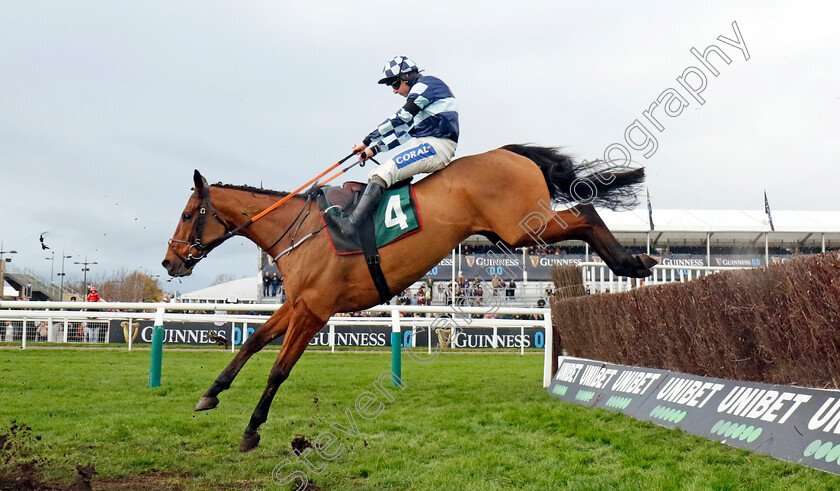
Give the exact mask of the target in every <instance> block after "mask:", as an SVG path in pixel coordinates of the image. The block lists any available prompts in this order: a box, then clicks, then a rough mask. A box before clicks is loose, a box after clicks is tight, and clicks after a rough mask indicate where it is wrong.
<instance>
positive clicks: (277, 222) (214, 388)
mask: <svg viewBox="0 0 840 491" xmlns="http://www.w3.org/2000/svg"><path fill="white" fill-rule="evenodd" d="M193 178H194V184H195V187H194V188H193V193H192V195H191V196H190V198H189V201H187V205H186V207H185V208H184V211H183V212H182V213H181V218H180V220H179V223H178V226H177V228H176V229H175V233H174V236H173V238H172V239H171V240H170V242H169V249H168V250H167V253H166V257H165V259H164V260H163V263H162V264H163V267H164V268H166V270H167V272H168V273H169V274H170V275H171V276H185V275H189V274H190V273H191V272H192V269H193V268H194V267H195V265H196V264H197V263H198V261H199V260H201V259H202V258H203V257H204V256H206V255H207V253H209V252H210V250H212V249H213V248H214V247H216V246H218V245H219V244H220V243H222V242H223V241H224V240H225V239H226V238H228V237H230V236H231V235H242V236H244V237H247V238H248V239H250V240H251V241H253V242H254V243H255V244H257V245H258V246H259V247H260V248H261V249H262V250H263V251H265V252H266V253H267V254H268V255H270V256H271V257H276V258H277V259H276V261H277V267H278V268H279V270H280V272H281V273H282V275H283V278H284V284H285V288H286V298H287V299H286V302H285V303H283V305H281V306H280V308H279V309H278V310H277V311H276V312H274V314H272V315H271V317H269V319H268V320H267V321H266V322H265V323H264V324H263V325H262V326H260V327H259V328H258V329H257V330H256V332H254V333H253V334H252V335H251V336H250V337H249V338H248V340H247V341H246V342H245V343H244V344H243V345H242V348H241V349H240V350H239V352H238V353H237V354H236V355H235V356H234V358H233V360H232V361H231V362H230V364H229V365H228V366H227V368H225V369H224V370H223V371H222V372H221V374H219V376H218V377H217V378H216V380H215V381H214V382H213V384H212V385H211V387H210V389H208V390H207V392H206V393H205V394H204V395H203V396H202V397H201V398H200V399H199V401H198V404H197V405H196V406H195V410H196V411H203V410H207V409H213V408H215V407H216V406H217V405H218V403H219V399H218V397H217V396H218V395H219V393H220V392H222V391H224V390H227V389H228V388H230V385H231V382H232V381H233V379H234V377H236V375H237V373H238V372H239V370H240V369H241V368H242V367H243V365H244V364H245V363H246V362H247V361H248V359H249V358H250V357H251V355H253V354H254V353H256V352H257V351H259V350H260V349H262V348H263V347H264V346H265V345H266V344H267V343H269V342H271V341H272V340H274V339H276V338H277V337H279V336H281V335H283V334H285V335H286V337H285V339H284V341H283V346H282V348H281V350H280V353H279V355H278V356H277V360H276V362H275V363H274V366H273V367H272V369H271V372H270V374H269V377H268V383H267V385H266V388H265V391H264V392H263V394H262V397H261V398H260V400H259V402H258V403H257V406H256V408H255V409H254V412H253V414H252V415H251V419H250V421H249V423H248V425H247V427H246V429H245V433H244V434H243V436H242V441H241V443H240V446H239V450H240V451H241V452H247V451H249V450H252V449H254V448H255V447H256V446H257V445H258V444H259V440H260V435H259V434H258V433H257V430H258V429H259V427H260V425H261V424H262V423H264V422H265V421H266V419H267V417H268V410H269V407H270V406H271V402H272V400H273V399H274V396H275V394H276V393H277V390H278V388H279V387H280V385H281V384H282V383H283V382H284V381H285V380H286V379H287V378H288V377H289V374H290V373H291V371H292V367H294V365H295V363H296V362H297V361H298V359H299V358H300V356H301V355H302V354H303V352H304V350H305V349H306V347H307V346H308V345H309V342H310V341H311V340H312V338H313V336H315V334H317V333H318V332H319V331H320V330H321V329H322V328H323V327H324V326H325V325H326V323H327V322H328V320H329V318H330V317H331V316H332V315H333V314H336V313H338V312H354V311H359V310H364V309H367V308H370V307H373V306H375V305H378V304H379V303H380V299H379V294H378V293H377V290H376V288H375V286H374V283H373V281H372V279H371V276H370V274H369V272H368V268H367V264H366V262H365V259H364V256H363V255H361V254H356V255H349V256H340V255H337V254H335V253H334V252H333V250H332V247H331V245H330V241H329V238H328V237H327V233H326V232H321V233H316V234H315V235H309V234H312V233H313V232H318V231H319V230H321V229H323V227H324V222H323V221H322V218H321V216H320V214H319V212H318V208H317V206H316V205H315V204H314V203H313V202H312V200H311V199H307V195H306V194H300V195H295V196H292V197H290V198H289V201H288V202H287V203H284V205H283V206H280V207H278V208H276V209H274V210H273V211H271V212H270V213H268V214H265V216H264V217H262V216H261V217H260V218H261V219H260V220H257V221H253V222H252V223H248V224H247V225H244V226H243V224H245V223H246V222H248V221H249V219H250V217H253V216H255V215H258V214H259V213H260V212H261V211H262V210H265V209H267V208H269V207H270V206H271V205H272V204H274V203H275V202H276V201H277V200H278V197H280V196H287V195H288V193H277V192H273V191H266V190H262V189H256V188H250V187H244V186H230V185H223V184H215V185H212V186H211V185H208V184H207V181H206V180H205V178H204V177H202V176H201V174H200V173H199V172H198V171H197V170H196V171H195V173H194V176H193ZM643 180H644V169H641V168H639V169H628V168H620V169H619V168H612V169H607V170H604V171H602V172H597V171H595V173H593V169H592V167H591V165H589V164H585V163H584V164H577V165H575V164H574V163H573V162H572V160H571V159H570V158H569V157H567V156H565V155H563V154H562V153H560V152H559V151H558V150H557V149H554V148H547V147H536V146H530V145H528V146H524V145H508V146H505V147H502V148H499V149H496V150H491V151H489V152H486V153H483V154H479V155H472V156H467V157H462V158H459V159H457V160H455V161H453V162H452V163H450V164H449V165H448V166H447V167H446V168H444V169H442V170H440V171H438V172H435V173H433V174H431V175H429V176H427V177H426V178H424V179H422V180H420V181H419V182H418V183H417V184H415V186H414V191H415V199H416V203H417V206H418V208H419V210H420V213H421V214H422V228H421V230H420V231H419V232H417V233H414V234H412V235H409V236H407V237H405V238H403V239H401V240H399V241H397V242H394V243H391V244H389V245H386V246H384V247H382V248H380V251H379V252H380V255H381V262H380V266H381V268H382V271H383V272H384V274H385V277H386V279H387V281H388V284H389V286H390V292H391V294H392V295H394V294H396V293H398V292H401V291H403V290H405V289H406V288H407V287H408V286H410V285H411V284H412V283H414V282H415V281H417V280H418V279H420V278H421V277H422V276H423V275H425V274H426V273H427V272H428V271H430V270H431V269H432V268H433V267H434V266H435V265H437V264H438V263H439V262H440V260H441V259H443V258H444V257H446V256H447V255H448V254H449V253H450V251H452V249H453V248H454V247H455V246H456V245H457V244H459V243H460V242H461V241H463V240H464V239H466V238H467V237H469V236H470V235H473V234H482V235H485V236H486V237H488V238H490V239H491V240H492V241H493V242H497V243H501V244H504V245H506V246H507V247H509V248H511V250H512V249H513V248H516V247H523V246H531V245H535V244H538V243H545V244H552V243H555V242H559V241H563V240H570V239H574V240H582V241H585V242H587V243H588V244H589V245H590V246H592V248H593V249H594V251H595V252H596V253H597V254H598V255H599V256H600V257H601V259H603V260H604V262H605V263H606V264H607V266H609V268H610V269H612V271H613V272H615V273H616V274H617V275H620V276H630V277H636V278H640V277H646V276H649V275H651V271H650V267H652V266H653V265H654V264H656V261H655V260H653V259H652V258H650V257H649V256H647V255H644V254H642V255H638V256H633V255H631V254H630V253H628V252H627V251H626V250H625V249H624V248H623V247H622V246H621V245H620V244H619V243H618V241H617V240H616V239H615V237H614V236H613V235H612V233H611V232H610V231H609V230H608V229H607V227H606V225H605V224H604V222H603V221H602V220H601V218H600V217H599V216H598V214H597V212H596V211H595V208H594V204H600V205H606V206H609V207H611V208H613V209H615V208H616V207H620V206H625V207H628V206H630V205H632V204H633V203H635V200H636V196H635V194H636V192H637V191H638V189H637V188H638V185H639V184H640V183H641V182H642V181H643ZM584 181H588V183H584V184H585V186H590V188H591V190H592V193H591V195H590V196H588V197H587V199H583V200H582V199H580V197H579V196H577V195H576V194H575V193H574V187H575V186H576V185H578V184H580V183H581V182H584ZM575 198H577V199H576V201H577V202H578V203H577V204H576V205H574V206H571V207H570V208H568V209H565V210H562V211H553V210H552V206H551V205H550V203H553V202H557V201H565V202H566V203H569V204H571V202H572V201H573V199H575ZM584 203H585V204H584ZM313 208H314V210H313ZM310 212H311V213H310ZM535 214H536V215H535ZM538 215H539V216H538ZM540 217H542V218H540ZM534 219H536V220H537V222H538V223H539V224H540V227H539V228H540V229H539V230H538V231H537V230H536V229H535V228H534V227H533V226H531V225H529V224H530V223H532V222H533V220H534ZM290 230H291V231H292V232H290ZM536 232H538V233H536ZM307 235H309V237H311V238H309V239H308V240H306V241H305V242H300V241H299V239H300V238H301V236H307ZM295 236H296V237H297V239H298V240H297V241H296V242H295V244H293V243H292V241H293V237H295Z"/></svg>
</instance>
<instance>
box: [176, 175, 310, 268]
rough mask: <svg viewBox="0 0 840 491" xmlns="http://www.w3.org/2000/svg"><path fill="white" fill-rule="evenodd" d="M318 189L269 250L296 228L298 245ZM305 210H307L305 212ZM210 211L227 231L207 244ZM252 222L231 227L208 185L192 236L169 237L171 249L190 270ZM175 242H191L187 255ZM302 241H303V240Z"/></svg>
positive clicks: (308, 195)
mask: <svg viewBox="0 0 840 491" xmlns="http://www.w3.org/2000/svg"><path fill="white" fill-rule="evenodd" d="M317 190H318V187H317V186H313V187H312V189H311V190H310V191H309V192H308V193H307V194H306V200H305V201H304V203H303V206H302V207H301V210H300V212H298V214H297V216H296V217H295V219H294V220H292V222H291V223H290V224H289V226H288V227H287V228H286V231H285V232H283V234H282V235H280V237H279V238H278V239H277V240H276V241H275V242H274V244H272V245H271V247H269V248H268V249H267V250H270V249H272V248H273V247H274V246H276V245H277V244H278V243H279V242H280V241H281V240H283V238H284V237H286V235H288V234H289V232H292V230H293V229H294V232H292V235H291V239H292V247H291V249H294V248H296V247H297V246H296V245H295V236H296V235H297V232H298V231H299V230H300V227H301V226H302V225H303V223H304V222H305V221H306V219H307V218H308V217H309V211H308V210H309V208H310V206H309V205H310V204H311V203H312V198H313V195H314V193H316V192H317ZM304 211H306V213H305V214H304ZM208 212H209V213H210V214H211V215H212V216H213V218H215V219H216V221H218V222H219V223H221V224H222V225H223V226H224V227H225V233H224V234H222V235H220V236H218V237H216V238H215V239H213V240H211V241H210V242H208V243H206V244H205V243H203V242H202V241H201V237H202V236H203V235H204V226H205V224H206V221H207V214H208ZM301 217H303V218H302V219H301ZM252 223H254V220H253V219H251V220H248V221H246V222H245V223H243V224H242V225H239V226H238V227H235V228H231V226H230V225H229V224H228V223H227V222H226V221H225V220H224V219H223V218H222V217H220V216H219V213H218V212H217V211H216V208H215V207H214V206H213V203H212V202H211V201H210V187H209V186H208V187H206V188H205V191H204V197H203V198H202V199H201V207H200V208H199V211H198V216H197V217H196V221H195V226H194V227H193V229H192V232H191V233H190V238H189V239H188V240H181V239H176V238H175V237H172V238H171V239H169V250H170V251H172V254H174V255H175V257H177V258H178V259H179V260H181V262H183V263H184V265H186V267H187V269H188V270H191V269H192V268H193V267H195V265H196V264H197V263H198V262H199V261H200V260H202V259H204V258H205V257H206V256H207V254H209V253H210V251H211V250H213V249H214V248H215V247H216V246H218V245H219V244H221V243H222V242H224V241H226V240H228V239H229V238H231V237H233V236H234V235H236V234H237V233H238V232H239V231H240V230H242V229H244V228H246V227H248V226H249V225H251V224H252ZM296 224H297V227H295V225H296ZM321 229H323V227H321V228H320V229H318V230H317V231H315V232H314V233H312V234H310V235H316V234H317V233H318V232H320V231H321ZM306 238H309V236H307V237H306ZM173 242H174V243H176V244H189V247H188V248H187V255H186V256H182V255H181V254H179V253H178V251H176V250H175V248H174V247H172V243H173ZM301 242H303V240H301ZM298 245H300V243H298ZM193 250H195V253H193V252H192V251H193ZM278 257H279V256H278Z"/></svg>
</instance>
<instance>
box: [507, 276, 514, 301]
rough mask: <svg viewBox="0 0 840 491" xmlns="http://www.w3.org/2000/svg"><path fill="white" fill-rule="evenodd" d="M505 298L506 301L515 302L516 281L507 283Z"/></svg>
mask: <svg viewBox="0 0 840 491" xmlns="http://www.w3.org/2000/svg"><path fill="white" fill-rule="evenodd" d="M505 296H506V297H507V300H511V301H512V300H516V281H515V280H514V279H513V278H511V279H510V281H508V284H507V290H505Z"/></svg>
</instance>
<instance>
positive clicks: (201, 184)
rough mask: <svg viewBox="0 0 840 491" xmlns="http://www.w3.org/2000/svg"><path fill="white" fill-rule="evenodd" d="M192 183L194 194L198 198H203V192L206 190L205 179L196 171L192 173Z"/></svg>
mask: <svg viewBox="0 0 840 491" xmlns="http://www.w3.org/2000/svg"><path fill="white" fill-rule="evenodd" d="M193 182H194V183H195V194H197V195H198V196H199V197H200V198H203V197H204V190H205V189H206V188H207V179H205V178H204V176H202V175H201V173H200V172H198V169H196V170H195V173H193Z"/></svg>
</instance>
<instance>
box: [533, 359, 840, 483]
mask: <svg viewBox="0 0 840 491" xmlns="http://www.w3.org/2000/svg"><path fill="white" fill-rule="evenodd" d="M548 393H549V394H551V395H553V396H555V397H557V398H560V399H563V400H565V401H568V402H573V403H575V404H580V405H584V406H589V407H601V408H604V409H609V410H613V411H619V412H621V413H623V414H626V415H628V416H632V417H634V418H636V419H640V420H644V421H651V422H653V423H656V424H659V425H661V426H665V427H668V428H679V429H681V430H682V431H685V432H686V433H691V434H693V435H698V436H702V437H705V438H708V439H710V440H717V441H719V442H721V443H725V444H727V445H731V446H734V447H740V448H746V449H749V450H753V451H756V452H759V453H764V454H768V455H771V456H773V457H776V458H779V459H783V460H787V461H790V462H797V463H800V464H803V465H807V466H809V467H814V468H817V469H821V470H824V471H827V472H832V473H835V474H840V391H836V390H825V389H809V388H804V387H793V386H781V385H772V384H764V383H755V382H741V381H737V380H724V379H717V378H709V377H700V376H696V375H687V374H684V373H679V372H670V371H666V370H654V369H648V368H638V367H629V366H624V365H612V364H609V363H604V362H600V361H594V360H586V359H582V358H573V357H567V356H561V357H559V363H558V369H557V373H556V374H555V376H554V378H553V379H552V381H551V385H550V386H549V388H548Z"/></svg>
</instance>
